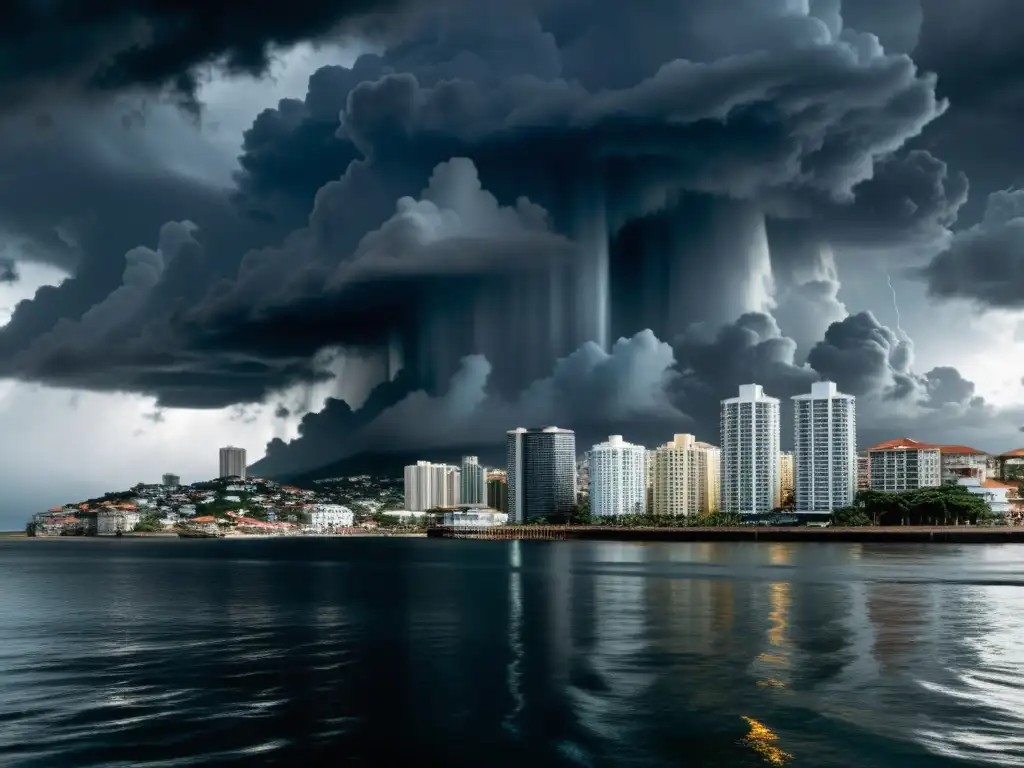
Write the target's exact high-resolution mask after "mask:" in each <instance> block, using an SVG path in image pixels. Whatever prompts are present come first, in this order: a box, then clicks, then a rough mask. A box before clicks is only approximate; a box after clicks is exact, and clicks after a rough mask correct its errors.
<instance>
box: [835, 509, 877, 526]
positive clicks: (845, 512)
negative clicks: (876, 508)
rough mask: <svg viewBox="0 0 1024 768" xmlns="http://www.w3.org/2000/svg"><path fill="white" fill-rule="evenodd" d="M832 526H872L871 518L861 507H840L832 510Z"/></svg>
mask: <svg viewBox="0 0 1024 768" xmlns="http://www.w3.org/2000/svg"><path fill="white" fill-rule="evenodd" d="M832 525H838V526H841V527H850V528H852V527H861V526H865V525H871V518H869V517H868V516H867V515H866V514H865V513H864V510H862V509H861V508H860V507H840V508H838V509H833V510H832Z"/></svg>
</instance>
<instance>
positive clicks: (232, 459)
mask: <svg viewBox="0 0 1024 768" xmlns="http://www.w3.org/2000/svg"><path fill="white" fill-rule="evenodd" d="M217 477H237V478H238V479H239V480H245V448H236V447H235V446H233V445H228V446H225V447H224V448H221V449H220V474H219V475H218V476H217Z"/></svg>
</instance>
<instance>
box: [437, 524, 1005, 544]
mask: <svg viewBox="0 0 1024 768" xmlns="http://www.w3.org/2000/svg"><path fill="white" fill-rule="evenodd" d="M427 536H429V537H431V538H440V539H496V540H531V539H532V540H545V541H561V540H566V539H580V540H590V541H835V542H858V543H864V544H869V543H875V542H877V543H883V542H906V543H910V542H933V543H949V544H982V543H990V544H991V543H1003V544H1013V543H1020V544H1024V526H979V525H961V526H944V527H940V526H934V527H925V526H869V527H863V528H810V527H793V528H781V527H780V528H769V527H763V526H761V527H759V526H739V527H731V528H725V527H720V528H697V527H684V528H619V527H614V526H610V525H496V526H489V527H471V526H438V527H435V528H429V529H428V530H427Z"/></svg>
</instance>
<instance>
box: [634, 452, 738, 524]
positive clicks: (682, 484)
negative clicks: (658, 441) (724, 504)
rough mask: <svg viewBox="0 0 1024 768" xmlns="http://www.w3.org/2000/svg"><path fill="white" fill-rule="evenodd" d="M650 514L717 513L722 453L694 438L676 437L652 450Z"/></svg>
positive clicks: (687, 514)
mask: <svg viewBox="0 0 1024 768" xmlns="http://www.w3.org/2000/svg"><path fill="white" fill-rule="evenodd" d="M651 456H652V459H651V462H650V466H651V475H652V477H651V480H650V485H651V511H652V512H653V513H654V514H655V515H669V516H673V517H677V516H682V515H685V516H689V515H707V514H711V513H712V512H716V511H718V507H719V503H720V500H721V493H720V488H719V476H720V474H721V451H719V449H718V448H717V447H716V446H714V445H709V444H708V443H701V442H698V441H697V438H696V437H694V436H693V435H675V437H674V438H673V440H672V442H670V443H665V444H664V445H659V446H658V447H657V448H655V449H654V450H653V451H651Z"/></svg>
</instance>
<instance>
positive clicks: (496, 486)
mask: <svg viewBox="0 0 1024 768" xmlns="http://www.w3.org/2000/svg"><path fill="white" fill-rule="evenodd" d="M487 506H488V507H490V508H491V509H496V510H498V511H499V512H504V513H505V514H508V479H507V478H506V476H505V473H504V472H490V473H488V475H487Z"/></svg>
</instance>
